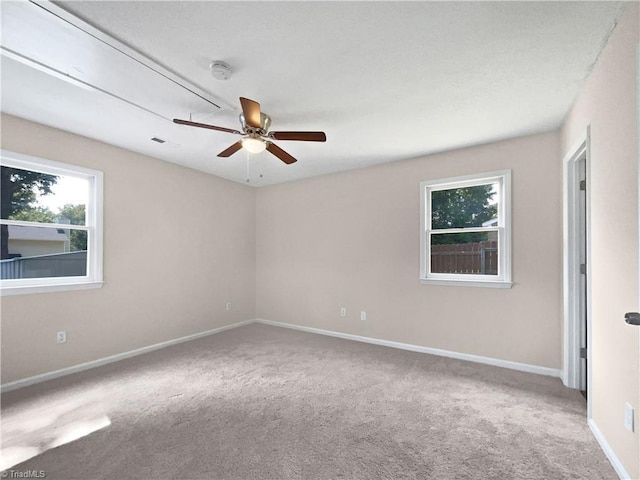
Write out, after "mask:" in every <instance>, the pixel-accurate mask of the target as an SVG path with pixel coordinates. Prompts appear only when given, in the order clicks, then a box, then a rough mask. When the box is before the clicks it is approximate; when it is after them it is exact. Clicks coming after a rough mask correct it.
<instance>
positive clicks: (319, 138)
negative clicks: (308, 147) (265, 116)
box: [269, 132, 327, 142]
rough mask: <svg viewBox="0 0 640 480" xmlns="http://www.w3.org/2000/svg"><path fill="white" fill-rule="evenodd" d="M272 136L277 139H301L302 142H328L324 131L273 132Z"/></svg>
mask: <svg viewBox="0 0 640 480" xmlns="http://www.w3.org/2000/svg"><path fill="white" fill-rule="evenodd" d="M269 136H270V137H272V138H275V139H276V140H300V141H302V142H326V141H327V136H326V135H325V134H324V132H271V133H270V134H269Z"/></svg>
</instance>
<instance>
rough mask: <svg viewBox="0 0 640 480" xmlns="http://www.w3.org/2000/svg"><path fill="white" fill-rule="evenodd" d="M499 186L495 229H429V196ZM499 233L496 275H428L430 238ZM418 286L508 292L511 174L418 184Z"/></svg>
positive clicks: (509, 277)
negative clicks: (426, 285) (469, 188)
mask: <svg viewBox="0 0 640 480" xmlns="http://www.w3.org/2000/svg"><path fill="white" fill-rule="evenodd" d="M488 183H498V185H499V187H498V225H497V227H473V228H450V229H436V230H433V229H432V228H431V192H433V191H438V190H450V189H454V188H464V187H474V186H478V185H486V184H488ZM485 231H486V232H494V231H497V232H498V275H474V274H453V273H433V272H431V242H430V238H431V234H432V233H464V232H485ZM420 283H423V284H431V285H453V286H466V287H494V288H511V287H512V286H513V283H512V281H511V170H499V171H495V172H487V173H480V174H475V175H465V176H461V177H452V178H443V179H437V180H428V181H424V182H421V183H420Z"/></svg>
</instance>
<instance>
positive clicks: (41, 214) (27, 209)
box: [1, 166, 89, 225]
mask: <svg viewBox="0 0 640 480" xmlns="http://www.w3.org/2000/svg"><path fill="white" fill-rule="evenodd" d="M1 170H2V172H1V173H2V185H1V191H2V192H3V193H2V204H1V210H2V215H1V218H3V219H11V220H23V221H29V222H40V223H69V224H72V225H85V221H86V217H85V212H86V205H87V201H88V198H89V182H88V181H87V180H85V179H82V178H77V177H70V176H65V175H50V174H46V173H40V172H34V171H31V170H22V169H20V168H13V167H6V166H2V167H1Z"/></svg>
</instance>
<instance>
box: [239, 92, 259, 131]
mask: <svg viewBox="0 0 640 480" xmlns="http://www.w3.org/2000/svg"><path fill="white" fill-rule="evenodd" d="M240 104H241V105H242V113H244V121H245V122H246V124H247V125H249V126H250V127H253V128H260V104H259V103H258V102H254V101H253V100H250V99H248V98H244V97H240Z"/></svg>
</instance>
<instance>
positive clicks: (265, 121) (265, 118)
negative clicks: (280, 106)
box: [240, 112, 271, 135]
mask: <svg viewBox="0 0 640 480" xmlns="http://www.w3.org/2000/svg"><path fill="white" fill-rule="evenodd" d="M240 124H241V125H242V130H244V131H245V132H246V133H257V134H258V135H266V134H267V132H268V131H269V127H271V117H270V116H269V115H267V114H266V113H263V112H260V128H253V127H250V126H249V125H247V122H246V121H245V118H244V113H241V114H240Z"/></svg>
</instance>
